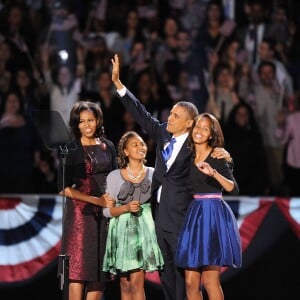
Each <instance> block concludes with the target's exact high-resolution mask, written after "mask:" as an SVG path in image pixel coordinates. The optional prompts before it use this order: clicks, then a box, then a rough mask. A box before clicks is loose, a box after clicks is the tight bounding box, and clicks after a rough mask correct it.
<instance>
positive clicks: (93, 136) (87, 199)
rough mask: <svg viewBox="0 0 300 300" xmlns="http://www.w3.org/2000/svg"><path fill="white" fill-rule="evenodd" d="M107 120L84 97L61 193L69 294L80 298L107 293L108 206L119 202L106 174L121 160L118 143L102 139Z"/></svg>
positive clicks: (74, 119)
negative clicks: (105, 211)
mask: <svg viewBox="0 0 300 300" xmlns="http://www.w3.org/2000/svg"><path fill="white" fill-rule="evenodd" d="M102 122H103V115H102V110H101V108H100V107H99V106H98V105H97V104H95V103H92V102H90V101H78V102H77V103H75V104H74V106H73V108H72V110H71V112H70V121H69V125H70V128H71V133H72V135H73V136H74V141H73V142H70V147H69V149H70V150H69V151H68V155H67V157H66V165H65V180H59V191H60V194H61V195H64V196H65V197H66V203H65V212H64V224H63V235H62V253H65V254H67V255H68V256H69V297H70V299H74V300H75V299H78V300H81V299H83V297H84V295H85V299H94V300H99V299H101V296H102V294H103V291H104V282H105V273H104V272H101V270H102V261H103V256H104V252H105V243H106V233H107V226H108V224H107V219H106V218H104V217H103V214H102V207H112V206H113V205H114V200H113V199H112V198H111V197H109V196H108V195H107V194H105V190H106V177H107V175H108V173H109V172H111V171H112V170H114V169H116V168H117V163H116V150H115V147H114V145H113V143H112V142H111V141H110V140H108V139H106V138H103V137H102V131H103V130H102ZM60 169H61V167H60ZM61 173H62V172H59V174H61ZM64 182H65V186H63V183H64ZM75 245H76V247H75Z"/></svg>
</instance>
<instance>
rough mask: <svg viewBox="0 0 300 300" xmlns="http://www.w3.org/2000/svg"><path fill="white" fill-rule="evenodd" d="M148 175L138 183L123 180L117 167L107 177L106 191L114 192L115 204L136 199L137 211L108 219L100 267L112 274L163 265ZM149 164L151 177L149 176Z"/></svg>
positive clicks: (159, 267) (156, 267)
mask: <svg viewBox="0 0 300 300" xmlns="http://www.w3.org/2000/svg"><path fill="white" fill-rule="evenodd" d="M149 170H150V168H147V175H146V177H145V178H144V180H143V181H142V182H140V183H132V182H129V181H125V180H124V179H123V178H122V176H121V173H120V170H115V171H113V172H112V173H111V174H110V175H109V176H108V180H107V192H108V193H110V194H111V195H113V193H116V190H118V191H119V193H118V194H115V195H114V196H115V199H117V200H118V203H117V205H122V204H125V203H128V202H129V201H131V200H136V199H139V200H140V202H141V203H142V204H141V210H140V211H139V212H138V213H130V212H128V213H124V214H122V215H120V216H118V217H113V218H111V219H110V223H109V230H108V237H107V245H106V252H105V256H104V262H103V270H104V271H106V272H110V273H112V274H119V273H124V272H128V271H130V270H136V269H142V270H145V271H146V272H152V271H156V270H159V269H161V268H162V266H163V258H162V254H161V251H160V249H159V246H158V244H157V239H156V234H155V227H154V222H153V218H152V214H151V207H150V203H149V202H147V201H148V200H149V198H150V195H151V189H150V186H151V181H150V177H149ZM152 172H153V171H152V168H151V178H152Z"/></svg>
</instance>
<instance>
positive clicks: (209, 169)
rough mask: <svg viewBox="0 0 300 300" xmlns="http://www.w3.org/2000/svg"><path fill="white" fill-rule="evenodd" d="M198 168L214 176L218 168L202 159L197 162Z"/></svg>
mask: <svg viewBox="0 0 300 300" xmlns="http://www.w3.org/2000/svg"><path fill="white" fill-rule="evenodd" d="M196 166H197V167H198V170H199V171H200V172H202V173H203V174H205V175H207V176H214V174H215V172H216V170H215V169H213V168H212V167H211V166H210V164H209V163H207V162H204V161H201V162H199V163H197V164H196Z"/></svg>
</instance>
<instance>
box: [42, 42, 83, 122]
mask: <svg viewBox="0 0 300 300" xmlns="http://www.w3.org/2000/svg"><path fill="white" fill-rule="evenodd" d="M41 60H42V71H43V75H44V78H45V84H46V86H47V89H48V92H49V94H50V105H49V106H50V109H51V110H54V111H58V112H59V113H60V114H61V116H62V118H63V120H64V122H65V124H66V125H67V124H68V118H69V112H70V110H71V109H72V107H73V105H74V103H75V102H76V101H78V100H79V94H80V91H81V84H82V78H80V76H77V74H76V75H75V74H74V72H73V70H72V69H71V68H70V66H69V65H67V64H58V65H52V64H51V62H50V60H49V49H47V48H45V49H44V50H43V51H42V53H41ZM53 66H54V68H53Z"/></svg>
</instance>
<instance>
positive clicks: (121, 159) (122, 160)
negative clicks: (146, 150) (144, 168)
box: [117, 131, 147, 169]
mask: <svg viewBox="0 0 300 300" xmlns="http://www.w3.org/2000/svg"><path fill="white" fill-rule="evenodd" d="M133 137H137V138H141V139H142V137H141V136H140V135H139V134H138V133H136V132H135V131H127V132H126V133H124V134H123V135H122V137H121V139H120V141H119V143H118V155H117V163H118V165H119V167H120V168H121V169H123V168H125V167H126V166H127V164H128V162H129V160H128V157H127V156H126V155H125V153H124V149H125V148H126V147H127V145H128V141H129V140H130V139H131V138H133ZM146 162H147V161H146V159H144V161H143V163H144V164H145V163H146Z"/></svg>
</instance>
